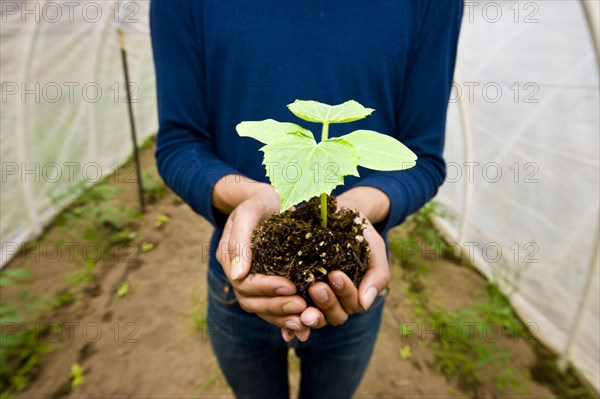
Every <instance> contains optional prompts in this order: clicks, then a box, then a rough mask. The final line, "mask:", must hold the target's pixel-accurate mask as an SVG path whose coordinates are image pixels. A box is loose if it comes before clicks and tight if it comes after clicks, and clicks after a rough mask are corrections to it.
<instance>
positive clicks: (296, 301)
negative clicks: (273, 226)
mask: <svg viewBox="0 0 600 399" xmlns="http://www.w3.org/2000/svg"><path fill="white" fill-rule="evenodd" d="M279 204H280V203H279V196H278V195H277V193H276V192H275V190H274V189H273V188H272V187H270V186H266V187H264V188H261V189H259V190H257V191H255V192H254V193H253V194H251V195H250V196H249V197H248V198H247V199H246V200H244V201H242V202H241V203H240V204H239V205H237V206H236V207H235V209H234V210H233V212H232V213H231V214H230V215H229V218H228V219H227V223H226V224H225V228H224V230H223V235H222V236H221V241H220V242H219V247H218V248H219V250H218V252H217V260H218V261H219V263H220V264H221V265H222V266H223V270H224V271H225V274H226V276H227V278H228V279H229V281H230V282H231V285H232V286H233V289H234V292H235V294H236V297H237V300H238V303H239V305H240V307H241V308H242V309H243V310H244V311H246V312H248V313H255V314H256V315H257V316H259V317H260V318H262V319H263V320H266V321H267V322H269V323H271V324H274V325H276V326H278V327H280V328H281V329H282V336H283V338H284V339H285V340H286V341H288V342H289V341H291V340H292V338H293V337H294V336H296V337H298V339H299V340H301V341H305V340H307V339H308V336H309V334H310V330H309V329H308V327H306V326H304V325H303V324H302V322H301V321H300V313H301V312H302V311H304V310H305V309H306V301H305V300H304V299H303V298H302V297H301V296H299V295H294V294H295V293H296V287H295V286H294V284H293V283H292V282H291V281H290V280H288V279H286V278H284V277H279V276H266V275H264V274H252V275H249V272H250V265H251V262H252V253H251V250H250V242H251V238H252V231H253V230H254V228H255V227H256V225H257V224H258V223H259V222H260V221H261V220H262V219H263V218H265V217H268V216H270V215H271V214H273V213H276V212H278V211H279Z"/></svg>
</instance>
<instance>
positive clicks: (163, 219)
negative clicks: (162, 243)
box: [154, 214, 170, 229]
mask: <svg viewBox="0 0 600 399" xmlns="http://www.w3.org/2000/svg"><path fill="white" fill-rule="evenodd" d="M169 219H170V217H169V216H168V215H163V214H158V215H156V218H155V219H154V227H155V228H157V229H160V228H161V227H162V226H163V224H165V223H167V222H168V221H169Z"/></svg>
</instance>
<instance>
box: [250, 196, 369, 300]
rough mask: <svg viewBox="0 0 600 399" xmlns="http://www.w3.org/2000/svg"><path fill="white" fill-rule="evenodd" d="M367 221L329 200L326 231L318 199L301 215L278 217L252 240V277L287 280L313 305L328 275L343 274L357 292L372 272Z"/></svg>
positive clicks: (261, 227)
mask: <svg viewBox="0 0 600 399" xmlns="http://www.w3.org/2000/svg"><path fill="white" fill-rule="evenodd" d="M364 222H365V221H364V219H361V217H360V215H359V214H358V212H357V211H355V210H353V209H341V210H339V211H338V210H337V204H336V200H335V198H334V197H333V196H329V201H328V206H327V228H323V227H321V209H320V200H319V198H318V197H314V198H312V199H311V200H310V201H308V202H306V203H303V204H301V205H299V206H298V208H297V209H296V210H293V211H285V212H283V213H281V214H275V215H273V216H271V217H269V218H268V219H266V220H264V221H263V222H261V223H260V224H259V225H258V226H257V227H256V229H255V230H254V234H253V237H252V269H251V272H252V273H262V274H266V275H275V276H283V277H286V278H288V279H290V280H291V281H292V282H293V283H294V284H295V285H296V287H297V289H298V295H301V296H302V297H304V298H305V299H306V300H307V302H308V303H312V300H311V299H310V295H309V294H308V288H309V287H310V286H311V285H313V284H314V283H316V282H318V281H324V282H326V283H328V280H327V274H328V273H329V272H331V271H334V270H341V271H343V272H344V273H346V275H347V276H348V277H349V278H350V279H351V280H352V281H353V282H354V285H355V286H357V287H358V284H359V283H360V281H361V279H362V277H363V276H364V275H365V273H366V271H367V268H368V266H369V245H368V244H367V241H366V240H365V239H364V236H363V231H364Z"/></svg>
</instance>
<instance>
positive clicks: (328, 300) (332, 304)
mask: <svg viewBox="0 0 600 399" xmlns="http://www.w3.org/2000/svg"><path fill="white" fill-rule="evenodd" d="M308 292H309V294H310V297H311V298H312V299H313V301H315V304H316V305H317V306H318V308H319V310H320V311H321V312H323V314H324V315H325V319H327V322H328V323H329V324H331V325H334V326H339V325H340V324H344V323H345V322H346V320H348V313H346V311H345V310H344V308H342V305H340V302H339V301H338V299H337V297H336V296H335V294H334V293H333V291H331V288H329V286H328V285H327V284H325V283H323V282H318V283H316V284H313V285H312V286H311V287H310V288H309V289H308Z"/></svg>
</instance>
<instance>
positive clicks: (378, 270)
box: [300, 221, 390, 328]
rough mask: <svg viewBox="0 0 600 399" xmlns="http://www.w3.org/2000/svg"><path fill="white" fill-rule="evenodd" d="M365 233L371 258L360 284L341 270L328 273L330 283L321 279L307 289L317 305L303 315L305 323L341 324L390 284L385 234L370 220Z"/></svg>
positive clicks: (367, 304) (317, 326) (370, 303)
mask: <svg viewBox="0 0 600 399" xmlns="http://www.w3.org/2000/svg"><path fill="white" fill-rule="evenodd" d="M363 234H364V237H365V240H366V241H367V242H368V243H369V248H370V251H369V261H370V262H369V268H368V269H367V272H366V274H365V276H364V277H363V279H362V281H361V283H360V285H359V287H358V288H356V287H355V286H354V284H353V282H352V280H350V278H349V277H348V276H347V275H346V274H345V273H344V272H342V271H339V270H335V271H332V272H331V273H329V275H328V279H329V285H328V284H326V283H324V282H319V283H316V284H314V285H313V286H312V287H310V288H309V290H308V291H309V293H310V296H311V298H312V299H313V301H314V302H315V304H316V305H317V307H312V306H311V307H308V308H306V310H304V311H303V312H302V314H301V315H300V320H301V321H302V323H303V324H304V325H305V326H307V327H310V328H321V327H323V326H325V325H326V324H331V325H334V326H337V325H341V324H343V323H345V322H346V320H348V317H349V316H350V315H352V314H354V313H360V312H363V311H365V310H367V309H369V307H370V306H371V305H372V304H373V301H374V300H375V298H376V296H377V295H378V294H379V293H380V292H381V291H383V290H384V289H385V287H387V285H388V284H389V282H390V268H389V264H388V260H387V256H386V248H385V243H384V241H383V238H382V237H381V235H379V233H378V232H377V231H376V230H375V228H374V227H373V225H372V224H371V223H370V222H368V221H366V225H365V227H364V233H363Z"/></svg>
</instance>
